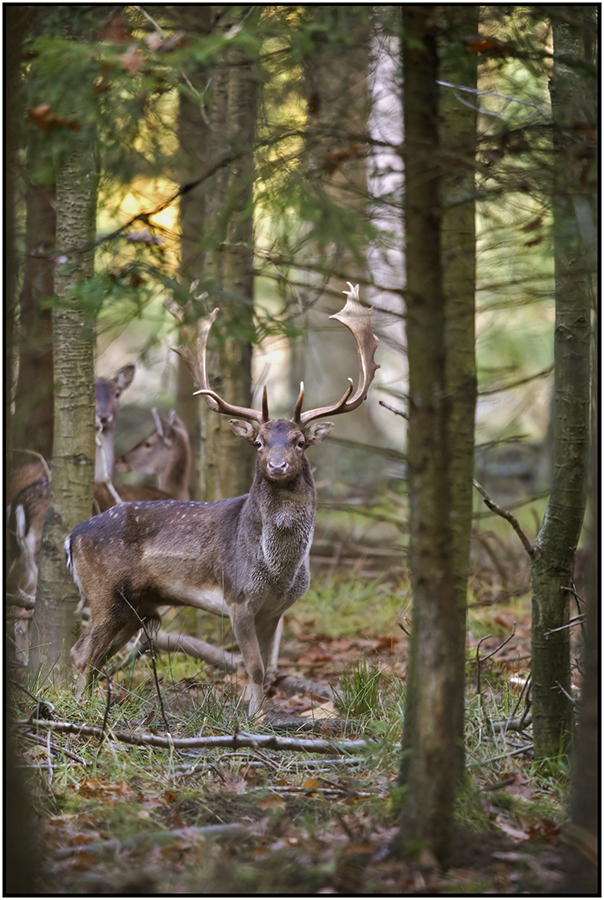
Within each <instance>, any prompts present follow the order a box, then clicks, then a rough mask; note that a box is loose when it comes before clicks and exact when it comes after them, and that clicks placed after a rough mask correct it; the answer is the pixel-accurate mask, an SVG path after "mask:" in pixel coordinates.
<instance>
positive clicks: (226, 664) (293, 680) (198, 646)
mask: <svg viewBox="0 0 604 900" xmlns="http://www.w3.org/2000/svg"><path fill="white" fill-rule="evenodd" d="M153 646H154V647H155V648H156V649H157V650H168V651H175V650H176V651H180V652H181V653H186V654H187V655H188V656H192V657H193V658H194V659H201V660H203V661H204V662H207V663H209V664H210V665H211V666H215V667H216V668H217V669H223V670H224V671H225V672H236V671H237V669H238V668H239V667H240V666H242V665H243V659H242V658H241V656H239V655H235V654H233V653H228V654H227V653H225V651H224V650H221V649H220V647H215V646H214V645H213V644H207V643H206V642H205V641H201V640H200V639H199V638H194V637H188V636H187V635H185V634H171V633H168V632H166V631H160V632H158V634H157V635H156V636H155V637H154V638H153ZM270 683H271V684H275V685H277V686H278V687H280V688H282V690H284V691H286V693H289V694H296V693H303V694H311V695H312V696H315V697H320V698H321V699H325V700H333V699H334V693H333V690H332V688H331V687H330V686H329V685H328V684H318V683H317V682H316V681H309V680H308V679H306V678H298V677H295V676H293V675H280V674H279V673H276V674H275V675H274V676H273V677H272V678H271V679H270Z"/></svg>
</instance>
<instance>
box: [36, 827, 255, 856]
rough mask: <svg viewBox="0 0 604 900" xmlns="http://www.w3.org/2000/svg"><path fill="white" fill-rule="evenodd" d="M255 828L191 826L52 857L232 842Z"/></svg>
mask: <svg viewBox="0 0 604 900" xmlns="http://www.w3.org/2000/svg"><path fill="white" fill-rule="evenodd" d="M251 834H252V828H251V827H250V826H249V825H241V824H239V823H233V824H232V825H205V826H203V827H195V826H191V827H189V828H175V829H174V830H173V831H147V832H142V833H139V834H133V835H130V836H129V837H126V838H123V840H119V839H117V838H115V839H113V840H109V841H92V842H91V843H90V844H78V845H77V846H76V847H60V848H59V849H58V850H55V851H54V852H52V853H51V854H50V856H51V858H52V859H54V860H60V859H69V857H70V856H77V855H78V854H87V855H89V856H97V855H100V854H103V853H107V852H111V851H116V850H139V851H140V850H141V849H142V847H144V846H146V845H148V846H150V847H151V846H155V847H157V846H160V847H165V846H166V845H167V844H173V843H175V842H176V841H185V842H187V843H194V842H195V841H198V840H200V839H204V838H216V839H217V840H221V839H222V840H232V839H233V838H237V839H238V840H240V839H242V838H246V837H249V836H250V835H251Z"/></svg>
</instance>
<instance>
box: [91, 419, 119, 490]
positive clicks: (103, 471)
mask: <svg viewBox="0 0 604 900" xmlns="http://www.w3.org/2000/svg"><path fill="white" fill-rule="evenodd" d="M114 465H115V451H114V449H113V431H101V433H100V434H98V433H97V437H96V455H95V459H94V480H95V481H110V480H111V478H112V477H113V467H114Z"/></svg>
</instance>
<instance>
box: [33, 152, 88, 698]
mask: <svg viewBox="0 0 604 900" xmlns="http://www.w3.org/2000/svg"><path fill="white" fill-rule="evenodd" d="M95 212H96V178H95V175H94V165H93V159H92V153H91V151H90V149H89V148H85V147H82V146H80V147H77V149H75V150H74V152H73V153H72V155H71V156H70V157H69V159H68V160H67V162H66V163H65V164H64V165H63V166H62V167H61V169H60V171H59V172H58V175H57V243H58V245H59V246H60V247H65V248H70V247H73V246H74V245H75V246H77V245H82V244H84V245H85V244H86V243H88V242H89V241H90V238H91V236H92V233H93V229H94V220H95ZM93 272H94V256H93V252H87V253H82V254H80V255H78V256H72V257H71V259H70V260H69V262H68V263H64V264H62V265H59V266H58V267H57V271H56V274H55V289H56V293H57V297H58V299H59V303H60V305H57V306H55V307H54V308H53V314H52V325H53V359H54V382H55V423H54V441H53V454H52V482H51V489H50V498H49V503H48V512H47V515H46V522H45V524H44V533H43V536H42V548H41V552H40V569H39V575H38V587H37V593H36V608H35V610H34V616H33V623H32V650H31V663H30V665H31V669H32V670H33V672H34V673H39V674H40V676H41V677H48V676H51V677H52V678H53V679H58V680H59V681H60V682H67V681H68V680H69V679H70V677H71V670H70V659H69V651H70V649H71V646H72V644H73V641H74V639H75V624H76V619H75V615H74V612H75V607H76V605H77V603H78V599H79V597H78V591H77V588H76V586H75V584H74V582H73V580H72V578H71V575H70V573H69V570H68V569H67V567H66V565H65V553H64V549H63V542H64V540H65V538H66V536H67V535H68V534H69V532H70V531H71V530H72V529H73V528H74V527H75V526H76V525H77V524H78V523H79V522H82V521H84V519H87V518H89V516H90V509H91V507H92V493H93V478H94V460H95V442H94V359H93V341H92V337H93V331H92V324H91V323H90V321H88V320H87V319H86V318H85V315H84V313H83V312H82V310H81V308H80V307H79V304H78V302H77V300H76V299H74V298H73V297H72V295H71V290H70V289H71V288H73V287H74V286H75V285H76V284H77V283H78V282H80V281H83V280H85V279H87V278H90V277H91V276H92V275H93Z"/></svg>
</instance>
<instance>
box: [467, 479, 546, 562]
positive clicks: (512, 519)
mask: <svg viewBox="0 0 604 900" xmlns="http://www.w3.org/2000/svg"><path fill="white" fill-rule="evenodd" d="M472 484H473V485H474V487H475V488H476V490H477V491H478V492H479V494H482V497H483V500H484V502H485V505H486V506H487V507H488V508H489V509H490V510H491V512H494V513H497V515H498V516H501V517H502V518H503V519H506V520H507V521H508V522H509V523H510V525H511V526H512V528H513V529H514V531H515V532H516V534H517V535H518V537H519V538H520V540H521V541H522V546H523V547H524V549H525V550H526V552H527V553H528V555H529V556H532V555H533V552H534V551H533V546H532V544H531V542H530V541H529V539H528V538H527V536H526V534H525V533H524V531H523V530H522V528H521V527H520V524H519V522H518V519H517V518H516V516H514V515H512V513H511V512H509V511H508V510H507V509H502V508H501V506H498V505H497V503H495V501H494V500H492V499H491V497H490V496H489V495H488V494H487V492H486V491H485V489H484V488H483V486H482V485H481V484H478V482H477V481H476V479H474V478H473V479H472Z"/></svg>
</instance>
